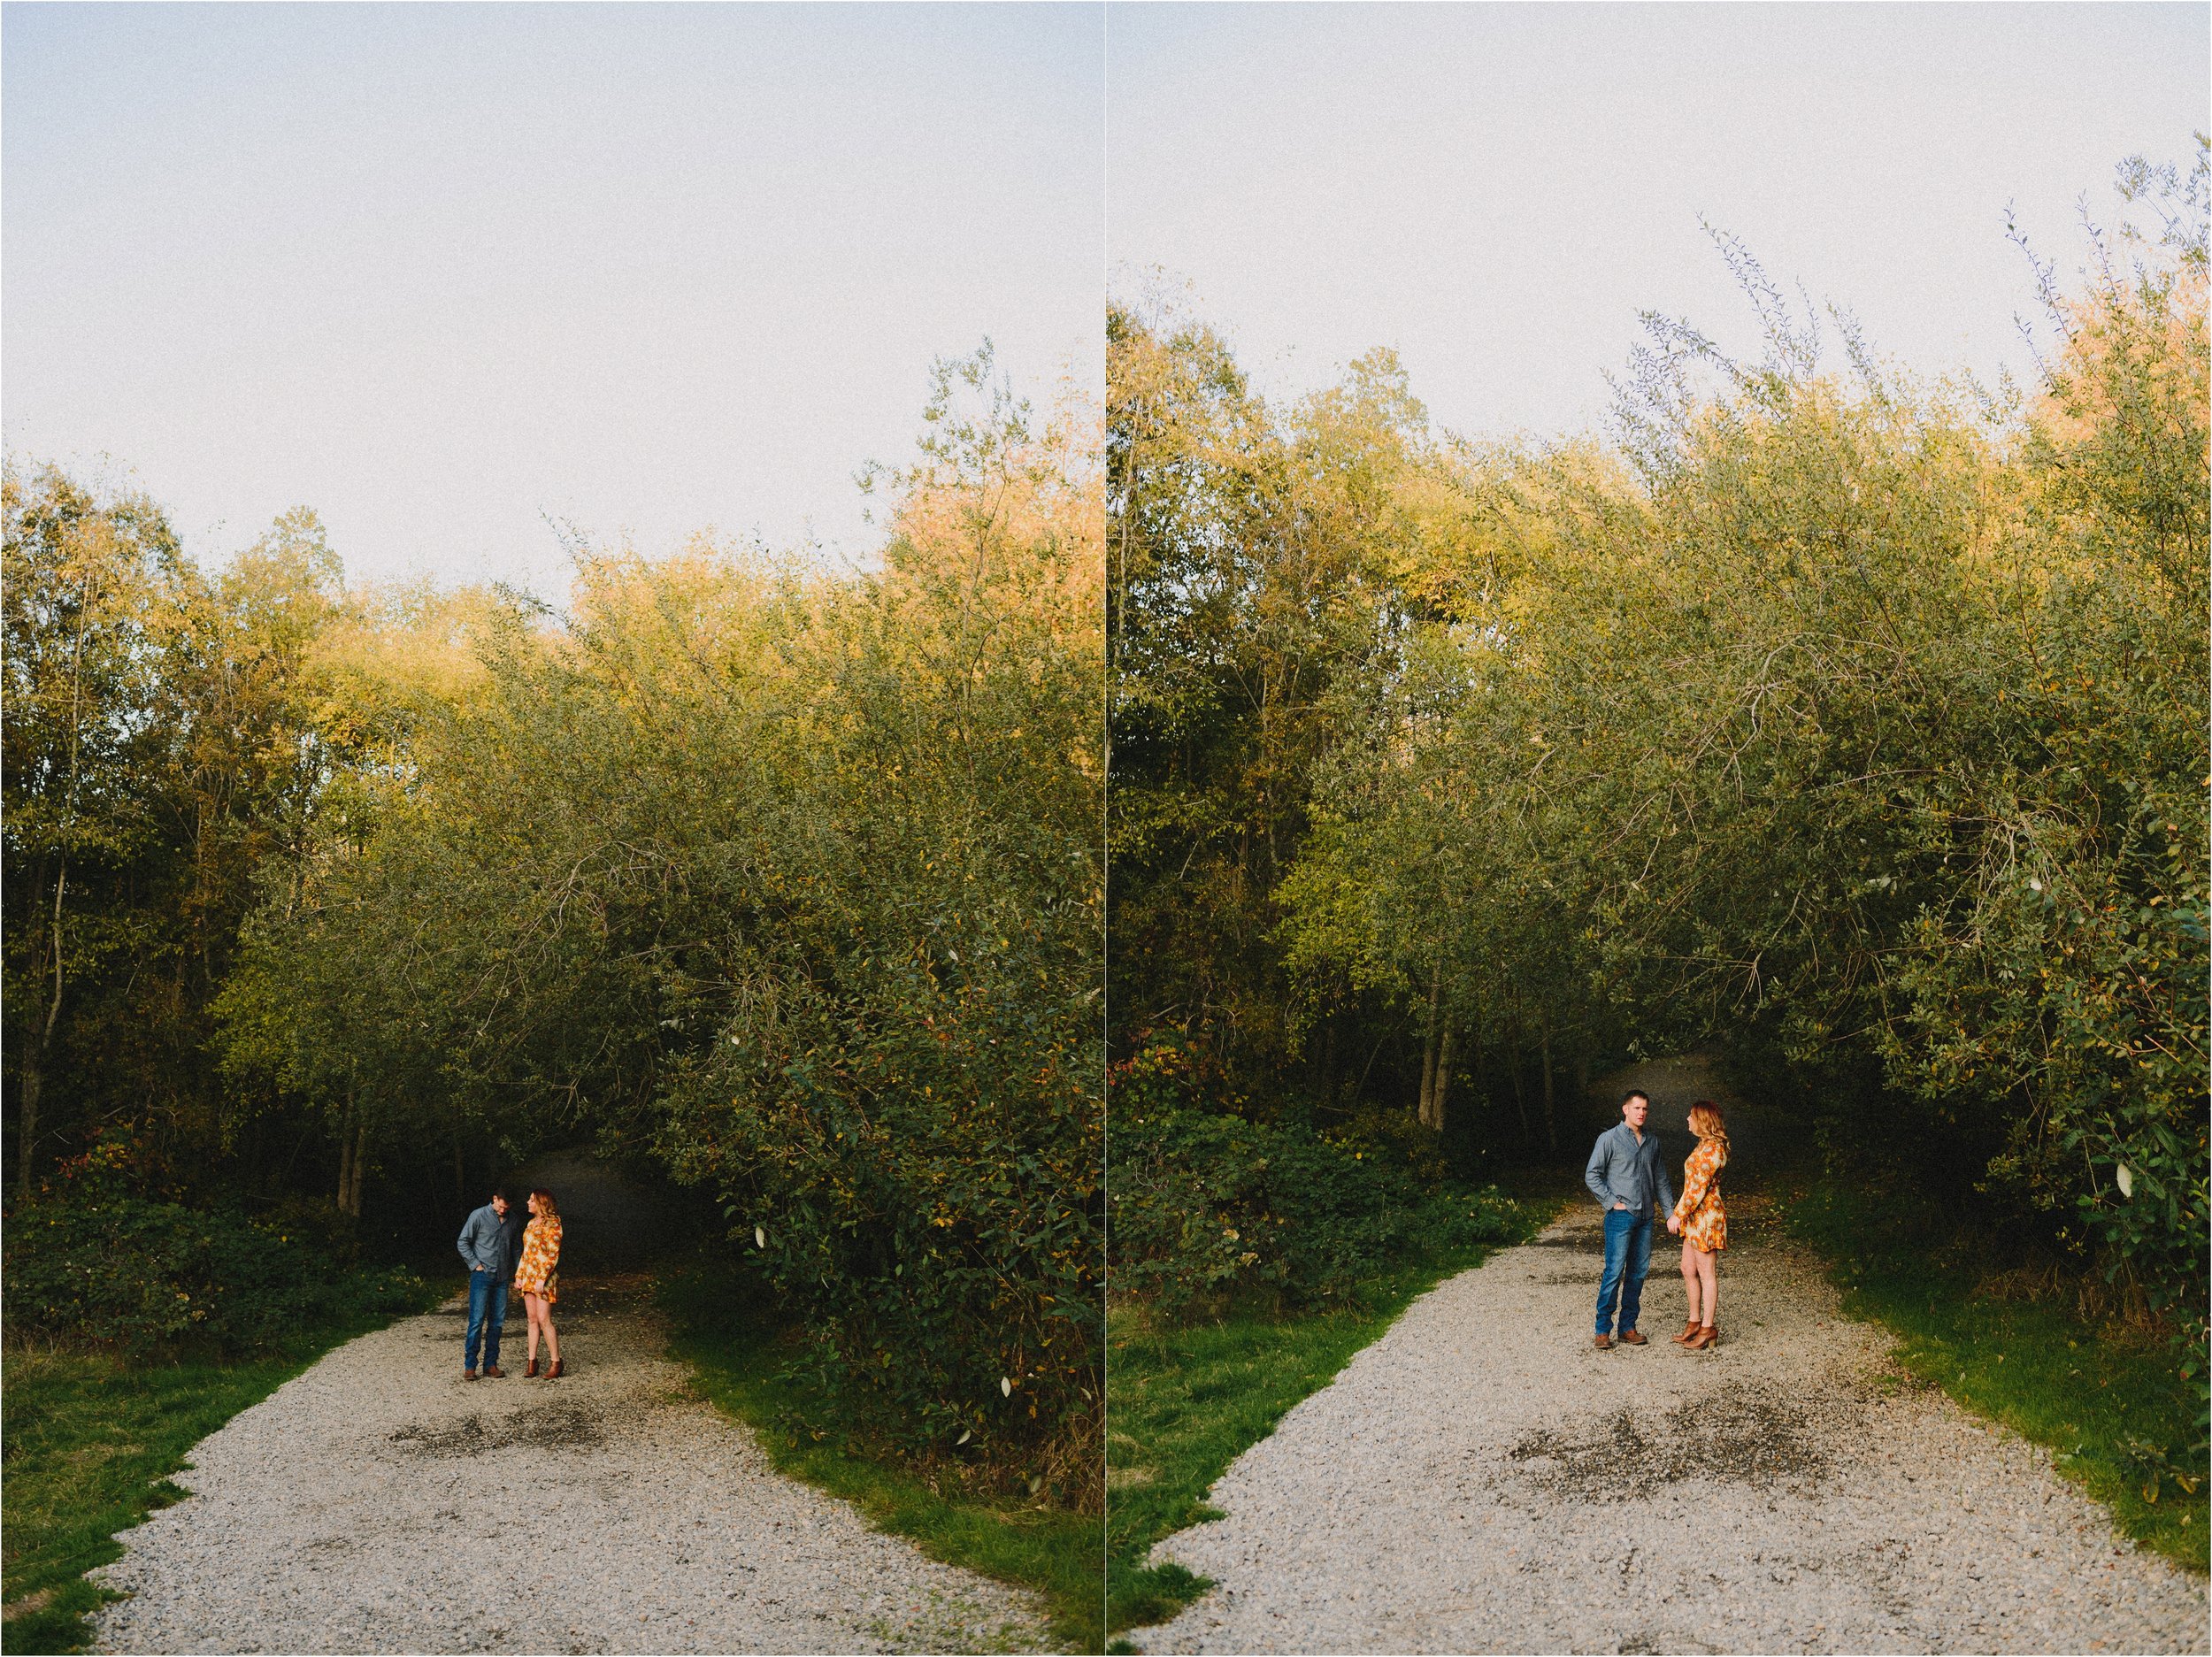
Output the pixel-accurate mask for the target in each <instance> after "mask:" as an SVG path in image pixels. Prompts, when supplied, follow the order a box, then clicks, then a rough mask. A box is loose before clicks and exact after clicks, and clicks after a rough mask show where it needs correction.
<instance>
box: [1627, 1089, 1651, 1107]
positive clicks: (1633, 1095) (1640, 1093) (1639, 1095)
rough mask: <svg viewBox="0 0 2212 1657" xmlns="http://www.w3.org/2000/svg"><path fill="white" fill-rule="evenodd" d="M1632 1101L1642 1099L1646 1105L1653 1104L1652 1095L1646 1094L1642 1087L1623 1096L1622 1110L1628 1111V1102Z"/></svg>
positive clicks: (1630, 1090)
mask: <svg viewBox="0 0 2212 1657" xmlns="http://www.w3.org/2000/svg"><path fill="white" fill-rule="evenodd" d="M1632 1099H1640V1100H1642V1101H1644V1102H1645V1103H1646V1104H1649V1103H1650V1102H1651V1095H1650V1094H1649V1093H1646V1092H1645V1091H1644V1090H1643V1089H1642V1088H1640V1087H1632V1088H1630V1089H1629V1090H1628V1091H1627V1092H1626V1093H1623V1094H1622V1095H1621V1109H1623V1110H1625V1109H1628V1101H1630V1100H1632Z"/></svg>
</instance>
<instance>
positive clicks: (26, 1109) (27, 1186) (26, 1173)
mask: <svg viewBox="0 0 2212 1657" xmlns="http://www.w3.org/2000/svg"><path fill="white" fill-rule="evenodd" d="M68 886H69V865H68V864H67V863H64V864H63V865H62V866H61V871H60V872H59V873H58V874H57V875H56V876H55V877H54V995H53V999H52V1000H51V1001H49V1002H47V1004H46V1022H45V1023H44V1024H42V1025H41V1026H40V1028H39V1032H38V1040H37V1042H36V1044H35V1046H33V1047H32V1048H31V1055H30V1057H29V1058H28V1059H27V1060H26V1061H25V1062H24V1065H23V1093H22V1097H21V1099H20V1101H19V1104H20V1106H21V1110H20V1114H19V1116H18V1119H17V1122H16V1127H17V1130H18V1132H19V1136H20V1137H19V1139H17V1141H16V1152H15V1164H16V1166H15V1188H16V1190H17V1192H18V1193H19V1194H20V1195H22V1196H25V1197H27V1196H29V1195H30V1194H31V1153H32V1151H33V1150H34V1149H35V1147H36V1146H37V1144H38V1096H39V1094H40V1093H43V1092H44V1091H45V1087H46V1050H47V1048H48V1047H50V1046H51V1045H52V1043H53V1039H54V1025H55V1024H57V1023H58V1022H59V1020H60V1018H61V983H62V976H61V898H62V894H63V893H64V892H65V890H67V889H68Z"/></svg>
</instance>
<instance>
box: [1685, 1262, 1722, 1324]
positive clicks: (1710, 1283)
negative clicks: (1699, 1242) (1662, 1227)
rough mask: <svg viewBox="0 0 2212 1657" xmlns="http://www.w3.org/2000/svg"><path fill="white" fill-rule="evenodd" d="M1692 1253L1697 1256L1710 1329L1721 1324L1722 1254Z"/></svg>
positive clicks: (1706, 1318)
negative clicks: (1720, 1268) (1720, 1267)
mask: <svg viewBox="0 0 2212 1657" xmlns="http://www.w3.org/2000/svg"><path fill="white" fill-rule="evenodd" d="M1690 1252H1691V1253H1692V1254H1695V1255H1696V1256H1697V1280H1698V1284H1699V1286H1700V1287H1701V1288H1702V1289H1703V1290H1704V1292H1705V1327H1706V1328H1708V1329H1710V1328H1712V1327H1713V1326H1714V1325H1715V1324H1716V1323H1719V1322H1720V1318H1719V1316H1717V1314H1718V1313H1719V1311H1720V1273H1719V1270H1718V1267H1719V1264H1720V1254H1719V1253H1718V1252H1717V1251H1716V1252H1714V1253H1712V1254H1707V1253H1706V1252H1705V1251H1704V1250H1703V1249H1701V1248H1698V1249H1692V1250H1691V1251H1690Z"/></svg>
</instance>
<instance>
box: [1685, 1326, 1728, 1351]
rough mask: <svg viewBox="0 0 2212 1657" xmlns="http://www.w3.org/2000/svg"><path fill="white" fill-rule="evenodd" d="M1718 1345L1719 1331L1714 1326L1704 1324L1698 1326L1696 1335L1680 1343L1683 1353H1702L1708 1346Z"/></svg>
mask: <svg viewBox="0 0 2212 1657" xmlns="http://www.w3.org/2000/svg"><path fill="white" fill-rule="evenodd" d="M1719 1345H1720V1331H1719V1329H1718V1328H1717V1326H1715V1325H1714V1324H1711V1323H1705V1324H1701V1325H1700V1326H1699V1329H1698V1331H1697V1333H1696V1334H1694V1335H1693V1336H1691V1337H1690V1338H1689V1339H1687V1340H1686V1341H1684V1342H1683V1343H1682V1349H1683V1350H1684V1351H1685V1352H1702V1351H1704V1350H1705V1348H1706V1347H1708V1346H1719Z"/></svg>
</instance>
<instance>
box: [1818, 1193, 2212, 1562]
mask: <svg viewBox="0 0 2212 1657" xmlns="http://www.w3.org/2000/svg"><path fill="white" fill-rule="evenodd" d="M1778 1185H1780V1182H1778ZM1775 1194H1776V1198H1777V1204H1778V1208H1780V1209H1781V1218H1782V1222H1783V1224H1784V1225H1785V1227H1786V1229H1787V1230H1788V1231H1790V1233H1791V1234H1792V1235H1793V1236H1795V1237H1797V1238H1799V1239H1801V1240H1803V1241H1804V1242H1807V1243H1809V1244H1810V1245H1811V1246H1812V1247H1814V1248H1815V1249H1816V1250H1817V1251H1818V1252H1819V1253H1821V1254H1823V1255H1824V1256H1825V1257H1826V1259H1827V1261H1828V1262H1829V1266H1830V1269H1831V1271H1832V1275H1833V1276H1834V1278H1835V1281H1836V1284H1837V1285H1838V1286H1839V1288H1840V1289H1841V1290H1842V1291H1843V1294H1844V1308H1845V1310H1846V1311H1847V1312H1848V1313H1849V1314H1850V1315H1851V1316H1854V1317H1859V1318H1863V1319H1866V1320H1868V1321H1870V1322H1874V1323H1881V1324H1884V1325H1886V1327H1887V1328H1889V1329H1890V1330H1891V1331H1893V1332H1894V1333H1895V1334H1896V1335H1897V1336H1898V1338H1899V1341H1900V1346H1899V1350H1898V1354H1897V1356H1898V1362H1900V1363H1901V1365H1902V1366H1903V1368H1904V1369H1906V1370H1907V1371H1908V1372H1909V1373H1910V1374H1912V1375H1914V1376H1916V1377H1919V1378H1920V1379H1922V1380H1924V1381H1926V1382H1928V1383H1930V1384H1932V1385H1935V1386H1938V1387H1940V1388H1941V1389H1942V1390H1943V1391H1944V1392H1947V1393H1948V1394H1950V1396H1951V1397H1952V1398H1953V1399H1955V1400H1957V1402H1958V1403H1960V1404H1961V1405H1962V1406H1964V1407H1965V1408H1968V1409H1970V1410H1972V1411H1973V1412H1974V1413H1975V1414H1976V1415H1983V1416H1986V1417H1988V1418H1989V1419H1991V1420H1993V1421H1998V1422H2001V1423H2004V1424H2005V1425H2006V1426H2008V1427H2009V1428H2011V1429H2012V1430H2013V1431H2015V1432H2017V1433H2018V1434H2020V1435H2021V1437H2023V1438H2028V1439H2031V1440H2032V1441H2033V1442H2035V1443H2037V1444H2040V1445H2046V1446H2049V1448H2050V1449H2051V1450H2052V1451H2054V1452H2055V1455H2056V1459H2057V1463H2058V1467H2059V1469H2060V1470H2061V1471H2062V1472H2063V1473H2064V1474H2066V1476H2067V1477H2070V1478H2071V1479H2073V1480H2074V1481H2075V1482H2076V1483H2078V1484H2081V1485H2082V1486H2083V1487H2084V1488H2085V1489H2086V1490H2087V1491H2088V1492H2089V1493H2090V1494H2091V1495H2092V1496H2093V1497H2095V1498H2096V1499H2097V1500H2099V1501H2101V1502H2102V1503H2103V1504H2104V1505H2105V1506H2106V1507H2108V1508H2110V1509H2111V1512H2112V1516H2113V1519H2114V1521H2115V1523H2117V1524H2118V1526H2119V1527H2120V1529H2121V1530H2123V1531H2124V1532H2125V1533H2126V1534H2127V1535H2128V1536H2130V1537H2132V1538H2134V1539H2135V1540H2136V1541H2138V1542H2139V1543H2141V1544H2142V1545H2143V1546H2146V1547H2149V1548H2153V1549H2154V1550H2156V1551H2157V1552H2158V1553H2162V1554H2164V1555H2165V1556H2166V1557H2167V1558H2169V1559H2170V1560H2172V1561H2175V1562H2176V1563H2177V1564H2180V1565H2183V1566H2185V1567H2187V1568H2188V1569H2191V1570H2193V1571H2197V1572H2200V1573H2201V1572H2203V1571H2204V1570H2205V1569H2206V1555H2207V1543H2206V1534H2207V1523H2208V1521H2207V1516H2206V1498H2207V1495H2208V1491H2207V1488H2206V1484H2205V1478H2204V1474H2205V1458H2204V1454H2203V1450H2202V1446H2203V1444H2204V1438H2205V1418H2204V1397H2203V1394H2202V1392H2200V1389H2199V1388H2198V1386H2197V1385H2194V1384H2193V1383H2192V1382H2190V1381H2187V1380H2185V1379H2184V1378H2183V1377H2181V1376H2180V1375H2179V1374H2177V1371H2176V1367H2175V1362H2174V1355H2173V1352H2172V1349H2171V1348H2170V1347H2169V1346H2166V1345H2164V1344H2163V1343H2162V1342H2160V1341H2156V1340H2154V1339H2144V1338H2140V1337H2133V1336H2131V1335H2130V1334H2129V1333H2128V1332H2127V1331H2119V1330H2115V1329H2108V1328H2103V1327H2100V1326H2096V1325H2093V1324H2090V1323H2085V1322H2083V1321H2082V1320H2081V1319H2080V1318H2078V1317H2076V1316H2073V1315H2072V1313H2071V1311H2070V1309H2069V1308H2065V1307H2063V1306H2060V1305H2055V1304H2053V1303H2052V1302H2050V1301H2048V1300H2040V1301H2039V1300H2018V1299H2000V1298H1996V1297H1994V1296H1993V1295H1991V1294H1989V1293H1985V1291H1984V1289H1983V1287H1982V1285H1984V1284H1985V1282H1986V1281H1987V1274H1985V1272H1984V1271H1982V1270H1979V1269H1978V1263H1977V1261H1976V1258H1975V1248H1974V1243H1973V1239H1971V1237H1970V1236H1969V1235H1965V1234H1962V1233H1961V1232H1960V1231H1959V1228H1958V1225H1957V1223H1956V1221H1955V1220H1954V1219H1949V1218H1947V1217H1946V1216H1943V1215H1941V1214H1939V1213H1938V1212H1936V1211H1934V1210H1933V1209H1930V1208H1925V1207H1924V1206H1923V1205H1916V1204H1913V1203H1911V1202H1909V1201H1907V1202H1901V1201H1898V1200H1896V1199H1895V1198H1893V1197H1892V1198H1885V1197H1883V1196H1881V1195H1880V1194H1878V1193H1872V1192H1869V1191H1866V1190H1863V1189H1859V1188H1853V1187H1849V1186H1847V1185H1843V1184H1842V1183H1840V1182H1838V1181H1834V1180H1831V1179H1827V1178H1803V1179H1799V1180H1795V1181H1792V1182H1789V1184H1788V1185H1786V1186H1781V1188H1778V1189H1777V1191H1776V1193H1775Z"/></svg>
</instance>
